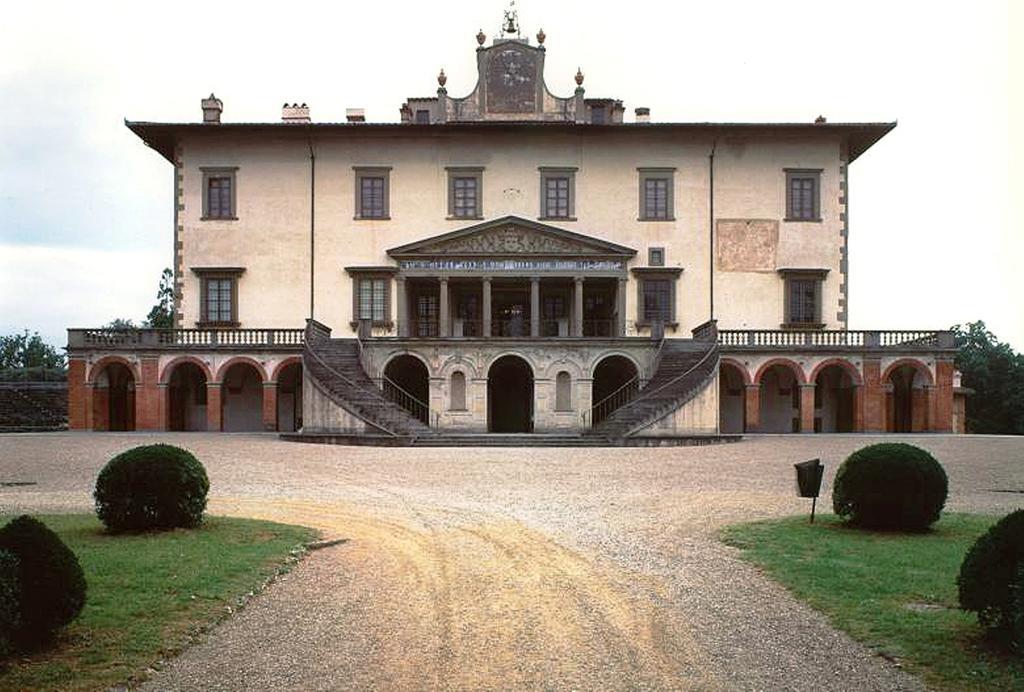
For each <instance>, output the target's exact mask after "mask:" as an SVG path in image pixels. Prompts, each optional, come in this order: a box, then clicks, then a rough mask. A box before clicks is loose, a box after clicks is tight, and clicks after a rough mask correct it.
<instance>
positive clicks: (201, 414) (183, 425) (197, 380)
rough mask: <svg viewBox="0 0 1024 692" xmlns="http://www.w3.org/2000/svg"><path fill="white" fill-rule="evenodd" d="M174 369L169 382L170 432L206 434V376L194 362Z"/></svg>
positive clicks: (168, 421)
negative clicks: (204, 431)
mask: <svg viewBox="0 0 1024 692" xmlns="http://www.w3.org/2000/svg"><path fill="white" fill-rule="evenodd" d="M171 368H172V369H171V371H170V375H169V376H168V379H167V429H168V430H176V431H185V430H206V418H207V415H206V404H207V391H206V390H207V387H206V385H207V377H206V372H205V371H204V370H203V369H202V368H201V367H199V366H198V365H197V364H196V363H193V362H192V361H183V362H180V363H177V364H175V365H173V366H171Z"/></svg>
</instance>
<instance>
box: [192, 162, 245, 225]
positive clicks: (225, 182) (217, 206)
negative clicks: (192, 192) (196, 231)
mask: <svg viewBox="0 0 1024 692" xmlns="http://www.w3.org/2000/svg"><path fill="white" fill-rule="evenodd" d="M199 170H200V171H202V174H203V218H204V219H234V218H235V217H236V213H235V194H236V193H235V171H236V170H238V169H236V168H200V169H199Z"/></svg>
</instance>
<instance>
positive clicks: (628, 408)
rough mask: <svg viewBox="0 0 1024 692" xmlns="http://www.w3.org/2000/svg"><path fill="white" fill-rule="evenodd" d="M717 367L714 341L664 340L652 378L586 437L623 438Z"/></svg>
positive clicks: (680, 400)
mask: <svg viewBox="0 0 1024 692" xmlns="http://www.w3.org/2000/svg"><path fill="white" fill-rule="evenodd" d="M717 370H718V344H717V343H716V342H714V341H697V340H693V341H691V340H688V339H687V340H683V339H678V340H676V339H667V340H665V341H664V343H663V344H662V346H661V352H660V354H659V360H658V367H657V369H656V370H655V372H654V377H652V378H651V380H650V382H648V383H647V386H645V387H644V388H643V389H641V390H640V391H639V392H638V393H637V395H636V396H635V397H634V398H633V399H631V400H630V401H629V402H627V403H626V404H624V405H622V406H620V407H619V408H617V409H616V410H615V411H613V412H612V413H611V414H610V415H609V416H608V417H607V418H605V419H604V420H603V421H601V422H600V423H598V424H597V425H595V426H594V427H593V428H591V429H590V430H588V431H587V432H586V436H588V437H601V438H604V439H607V440H616V439H619V440H621V439H625V438H628V437H630V436H631V435H634V434H636V433H638V432H639V431H641V430H643V429H644V428H646V427H647V426H649V425H651V424H652V423H655V422H657V421H659V420H661V419H662V418H664V417H665V416H667V415H668V414H670V413H672V412H673V411H675V410H677V409H678V408H679V407H680V406H683V405H684V404H686V402H687V401H689V400H690V399H692V398H693V397H694V395H695V394H697V393H698V392H699V391H700V390H701V389H702V388H703V387H704V385H705V384H706V383H707V381H708V379H709V378H711V377H713V376H714V374H715V372H717Z"/></svg>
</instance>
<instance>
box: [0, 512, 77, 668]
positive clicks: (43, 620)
mask: <svg viewBox="0 0 1024 692" xmlns="http://www.w3.org/2000/svg"><path fill="white" fill-rule="evenodd" d="M0 550H3V551H7V552H9V553H11V554H12V555H14V557H15V558H17V568H16V574H17V588H18V589H19V591H20V593H19V603H18V622H17V624H16V626H15V628H14V631H13V634H14V637H13V639H14V643H15V645H16V646H17V647H18V648H21V649H31V648H33V647H35V646H38V645H39V644H42V643H45V642H46V641H48V640H49V639H50V638H51V637H52V636H53V634H54V633H55V632H56V631H57V630H58V629H60V628H61V627H63V626H64V625H66V624H68V623H69V622H71V621H72V620H74V619H75V618H76V617H78V614H79V613H80V612H82V606H84V605H85V589H86V584H85V575H84V574H83V573H82V566H81V565H79V564H78V558H77V557H75V554H74V553H73V552H71V549H70V548H68V547H67V546H66V545H64V541H62V540H61V539H60V537H59V536H58V535H57V534H55V533H54V532H53V531H51V530H50V529H49V528H47V527H46V525H45V524H43V523H42V522H41V521H39V520H38V519H34V518H32V517H30V516H28V515H27V514H26V515H22V516H20V517H18V518H17V519H14V520H12V521H10V522H9V523H8V524H7V525H6V526H4V527H3V528H2V529H0Z"/></svg>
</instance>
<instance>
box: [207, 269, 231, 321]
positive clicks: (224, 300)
mask: <svg viewBox="0 0 1024 692" xmlns="http://www.w3.org/2000/svg"><path fill="white" fill-rule="evenodd" d="M233 284H234V279H207V281H206V321H207V322H234V321H235V316H234V314H233V311H232V307H231V306H232V303H233V302H234V301H233V299H232V294H233V293H234V291H233V288H234V286H233Z"/></svg>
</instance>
